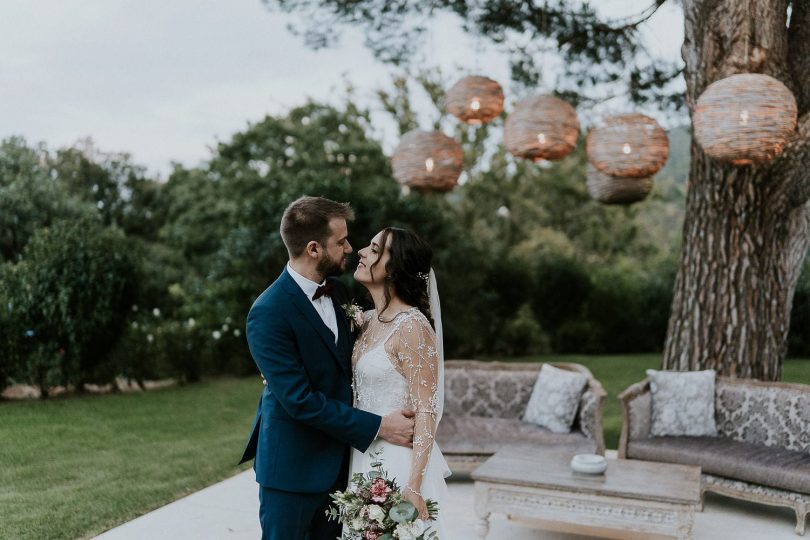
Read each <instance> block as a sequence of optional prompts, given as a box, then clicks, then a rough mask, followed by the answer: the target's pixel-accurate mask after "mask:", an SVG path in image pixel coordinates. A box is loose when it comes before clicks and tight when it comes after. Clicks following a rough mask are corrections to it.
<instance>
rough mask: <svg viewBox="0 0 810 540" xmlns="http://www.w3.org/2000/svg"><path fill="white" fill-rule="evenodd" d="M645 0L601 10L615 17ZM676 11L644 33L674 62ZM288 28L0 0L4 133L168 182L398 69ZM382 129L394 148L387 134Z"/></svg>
mask: <svg viewBox="0 0 810 540" xmlns="http://www.w3.org/2000/svg"><path fill="white" fill-rule="evenodd" d="M649 4H650V2H648V1H646V0H600V2H598V5H599V6H600V9H602V10H605V11H606V12H608V13H610V14H611V15H613V14H614V13H615V14H616V16H621V15H626V14H629V13H633V12H639V11H641V10H643V9H644V8H646V7H647V6H648V5H649ZM671 4H673V2H668V3H667V4H665V5H664V6H663V7H662V8H661V9H660V10H659V12H658V13H656V15H655V16H654V17H653V19H651V20H650V22H649V23H648V24H647V25H646V27H645V32H644V35H645V39H646V40H647V41H648V45H649V46H650V47H651V48H653V49H655V50H657V51H658V52H659V53H660V54H663V55H665V56H667V57H669V58H677V56H678V51H679V48H680V44H681V43H682V41H683V20H682V15H681V13H680V10H679V8H678V7H677V6H675V5H671ZM291 20H293V19H292V18H291V17H288V16H285V15H281V14H278V13H275V12H271V11H269V10H268V9H267V8H265V7H264V5H262V3H261V2H260V0H228V1H223V0H0V138H6V137H9V136H11V135H22V136H24V137H25V138H26V139H27V140H28V142H29V143H32V144H33V143H37V142H40V141H44V142H45V143H47V144H48V146H49V147H50V148H58V147H61V146H67V145H71V144H73V143H75V142H76V141H77V140H79V139H83V138H86V137H92V139H93V140H94V141H95V143H96V146H97V147H98V148H100V149H101V150H104V151H110V152H128V153H130V154H131V155H132V157H133V160H134V162H136V163H138V164H141V165H145V166H146V167H147V168H148V169H149V170H150V171H152V172H153V173H157V174H161V175H163V176H164V177H165V175H166V173H167V172H168V171H169V170H170V164H171V162H179V163H182V164H184V165H186V166H194V165H197V164H199V163H200V162H201V161H203V160H205V159H207V158H208V157H209V156H210V150H209V148H210V147H212V146H213V145H214V144H215V143H216V141H218V140H227V139H228V138H229V137H230V135H231V134H232V133H234V132H235V131H238V130H241V129H244V128H245V127H246V126H247V124H248V122H255V121H258V120H260V119H262V118H263V117H264V116H265V115H266V114H277V113H283V112H284V111H286V110H288V109H290V108H291V107H294V106H296V105H299V104H302V103H304V102H305V101H306V99H307V98H313V99H317V100H321V101H331V102H337V101H339V100H340V97H342V96H343V87H344V83H343V79H344V77H345V78H347V79H348V80H349V81H351V83H352V85H353V86H355V87H356V89H357V93H358V97H359V99H360V100H361V101H365V103H366V104H371V103H372V102H373V98H372V96H373V93H374V90H376V89H377V88H380V87H383V86H385V85H387V84H388V83H389V81H390V78H391V76H390V73H391V72H392V70H391V68H390V67H387V66H384V65H381V64H380V63H378V62H376V61H375V60H374V59H373V57H372V56H371V54H370V53H369V52H368V51H367V50H366V49H365V48H363V46H362V39H361V38H360V36H352V35H350V33H347V32H344V36H343V39H342V41H341V46H340V47H339V48H336V49H330V50H324V51H318V52H313V51H311V50H309V49H306V48H305V47H304V45H303V43H302V40H301V39H300V38H298V37H295V36H293V35H291V34H290V33H289V32H288V31H287V29H286V25H287V24H288V23H289V22H291ZM449 22H450V21H449V18H448V19H447V22H446V23H445V21H442V20H440V21H439V22H437V23H434V25H433V27H432V29H431V32H430V39H431V43H432V44H433V47H432V52H431V53H430V61H431V62H432V63H435V64H438V65H440V66H442V68H443V69H445V71H446V72H447V73H454V72H455V71H454V70H455V69H457V67H458V66H460V67H462V68H467V69H470V70H472V68H473V67H475V64H476V61H475V60H474V59H473V58H471V55H470V53H469V50H470V49H471V47H472V42H471V38H470V37H468V36H465V35H464V34H462V33H461V32H460V31H459V30H457V29H454V28H452V25H451V24H450V23H449ZM477 63H478V65H479V67H482V68H484V69H480V71H481V74H483V75H487V76H490V77H492V78H495V79H497V80H499V81H501V82H502V84H504V86H506V87H507V92H508V84H507V83H508V76H509V75H508V65H507V61H506V59H505V57H502V56H500V55H498V54H497V53H495V52H489V53H485V54H484V56H483V57H480V58H478V61H477ZM545 90H546V91H547V90H549V89H545ZM507 101H508V98H507ZM379 130H380V135H381V136H382V137H384V138H385V139H386V141H387V143H388V144H387V145H386V146H391V145H392V144H394V142H395V141H394V140H393V139H394V138H395V136H396V134H395V133H394V131H393V127H392V126H386V125H380V126H379Z"/></svg>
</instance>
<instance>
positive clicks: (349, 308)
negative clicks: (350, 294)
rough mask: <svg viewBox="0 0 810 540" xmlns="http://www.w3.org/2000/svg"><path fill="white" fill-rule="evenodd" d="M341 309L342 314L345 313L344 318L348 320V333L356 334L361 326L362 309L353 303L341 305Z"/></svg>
mask: <svg viewBox="0 0 810 540" xmlns="http://www.w3.org/2000/svg"><path fill="white" fill-rule="evenodd" d="M341 307H342V308H343V312H344V313H346V318H347V319H349V331H350V332H351V333H352V334H357V332H359V331H360V328H361V327H362V326H363V308H361V307H360V306H358V305H357V304H355V303H354V302H352V303H351V304H343V305H342V306H341Z"/></svg>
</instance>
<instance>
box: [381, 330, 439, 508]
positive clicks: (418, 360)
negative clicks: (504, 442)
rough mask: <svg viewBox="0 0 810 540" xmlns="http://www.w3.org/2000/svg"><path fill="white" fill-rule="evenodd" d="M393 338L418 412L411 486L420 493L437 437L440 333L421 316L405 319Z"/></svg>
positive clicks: (403, 373) (396, 358)
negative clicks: (438, 337)
mask: <svg viewBox="0 0 810 540" xmlns="http://www.w3.org/2000/svg"><path fill="white" fill-rule="evenodd" d="M393 337H394V339H393V340H392V342H393V343H392V345H393V349H394V350H393V351H392V352H393V353H394V359H395V360H396V363H397V365H396V367H397V370H398V371H399V372H400V373H401V374H402V375H403V376H404V377H405V379H406V380H407V381H408V393H409V399H410V406H411V408H413V409H414V410H415V411H416V419H415V422H416V423H415V426H414V434H413V457H412V458H411V475H410V478H409V480H408V487H410V488H411V489H412V490H414V491H416V492H417V493H420V492H421V488H422V477H423V476H424V474H425V471H426V470H427V466H428V462H429V461H430V453H431V450H432V449H433V442H434V438H435V436H436V413H437V399H438V380H439V376H438V367H439V354H438V352H437V350H436V334H435V332H434V331H433V329H432V328H431V327H430V324H429V323H428V321H427V319H425V318H424V317H421V316H417V317H413V318H410V319H409V320H408V321H406V322H404V323H403V324H402V326H401V327H400V328H399V329H398V330H397V331H396V332H395V335H394V336H393Z"/></svg>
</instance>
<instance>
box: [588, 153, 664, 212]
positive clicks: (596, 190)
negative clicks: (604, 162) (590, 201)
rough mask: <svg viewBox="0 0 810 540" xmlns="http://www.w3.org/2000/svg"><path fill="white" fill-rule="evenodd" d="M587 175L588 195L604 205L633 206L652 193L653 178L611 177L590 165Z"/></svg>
mask: <svg viewBox="0 0 810 540" xmlns="http://www.w3.org/2000/svg"><path fill="white" fill-rule="evenodd" d="M586 175H587V182H586V184H587V186H588V193H590V194H591V197H593V198H594V199H595V200H597V201H599V202H601V203H603V204H631V203H634V202H638V201H642V200H644V199H646V198H647V195H649V194H650V191H652V186H653V179H652V176H647V177H644V178H633V177H631V176H611V175H609V174H605V173H603V172H602V171H600V170H599V169H597V168H596V167H594V166H593V165H591V164H590V163H588V168H587V172H586Z"/></svg>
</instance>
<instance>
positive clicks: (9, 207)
mask: <svg viewBox="0 0 810 540" xmlns="http://www.w3.org/2000/svg"><path fill="white" fill-rule="evenodd" d="M55 176H56V174H55V172H54V171H53V169H52V168H51V167H50V164H49V156H48V152H47V150H46V149H45V148H44V147H43V146H39V147H29V146H28V145H27V144H26V142H25V140H24V139H22V138H20V137H13V138H10V139H7V140H4V141H2V142H0V261H3V260H5V261H14V260H16V259H18V258H19V257H20V255H21V254H22V251H23V249H24V248H25V246H26V244H28V241H29V240H30V239H31V236H32V235H33V234H34V231H36V230H37V229H39V228H41V227H47V226H49V225H52V224H54V223H57V222H59V221H61V220H65V219H76V218H80V217H87V216H91V215H93V214H94V209H93V208H92V207H91V206H89V205H88V204H85V203H83V202H82V201H79V200H77V199H75V198H73V197H70V196H69V192H68V190H67V187H66V186H65V185H64V184H63V183H62V182H59V181H58V180H57V179H56V178H55Z"/></svg>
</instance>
